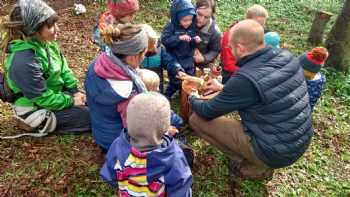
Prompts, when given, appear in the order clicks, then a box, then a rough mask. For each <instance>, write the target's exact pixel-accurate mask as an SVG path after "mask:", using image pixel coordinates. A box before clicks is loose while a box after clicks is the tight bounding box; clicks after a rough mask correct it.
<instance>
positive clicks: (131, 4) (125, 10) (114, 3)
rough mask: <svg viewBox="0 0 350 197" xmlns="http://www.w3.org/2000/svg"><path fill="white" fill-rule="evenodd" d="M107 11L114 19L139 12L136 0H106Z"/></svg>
mask: <svg viewBox="0 0 350 197" xmlns="http://www.w3.org/2000/svg"><path fill="white" fill-rule="evenodd" d="M107 5H108V9H109V11H110V12H111V14H112V15H113V16H114V17H116V18H122V17H124V16H128V15H131V14H133V13H135V12H137V11H138V10H139V1H138V0H108V2H107Z"/></svg>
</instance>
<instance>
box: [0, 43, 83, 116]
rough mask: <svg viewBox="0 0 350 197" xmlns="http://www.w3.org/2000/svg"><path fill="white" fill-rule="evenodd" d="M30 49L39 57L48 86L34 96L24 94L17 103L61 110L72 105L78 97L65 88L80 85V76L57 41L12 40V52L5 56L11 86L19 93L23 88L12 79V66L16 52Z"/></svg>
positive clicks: (75, 87)
mask: <svg viewBox="0 0 350 197" xmlns="http://www.w3.org/2000/svg"><path fill="white" fill-rule="evenodd" d="M28 49H31V50H33V51H34V53H35V55H36V58H37V59H38V60H39V63H40V66H41V70H42V72H43V76H44V78H45V81H46V86H47V88H46V90H45V91H44V92H43V93H42V94H41V95H40V96H37V97H35V98H31V99H29V98H27V97H25V96H23V94H22V96H21V97H20V98H18V99H16V101H15V105H16V106H25V107H34V110H36V109H40V108H44V109H47V110H50V111H60V110H62V109H65V108H68V107H71V106H72V105H73V104H74V99H73V97H72V96H70V95H68V94H65V93H64V92H63V91H65V90H72V89H77V80H76V78H75V77H74V74H73V72H72V71H71V69H70V68H69V67H68V64H67V61H66V59H65V58H64V57H63V55H62V53H61V52H60V49H59V46H58V44H57V43H55V42H50V43H45V44H43V43H41V42H39V41H38V40H35V39H31V40H14V41H12V42H11V43H10V47H9V54H8V56H7V57H6V59H5V70H6V80H7V82H8V84H9V87H10V89H11V90H12V91H13V92H14V93H15V94H18V93H21V89H20V88H19V86H18V84H16V83H15V82H14V81H13V80H11V78H10V74H9V72H8V71H9V69H10V67H11V66H12V63H13V59H14V56H15V54H16V53H17V52H20V51H24V50H28Z"/></svg>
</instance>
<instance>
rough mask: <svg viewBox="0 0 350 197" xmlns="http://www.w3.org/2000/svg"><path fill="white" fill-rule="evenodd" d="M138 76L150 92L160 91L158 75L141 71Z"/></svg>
mask: <svg viewBox="0 0 350 197" xmlns="http://www.w3.org/2000/svg"><path fill="white" fill-rule="evenodd" d="M138 74H139V76H140V78H141V80H142V81H143V83H144V84H145V86H146V88H147V90H148V91H154V92H158V91H159V85H160V78H159V76H158V75H157V73H155V72H153V71H151V70H148V69H139V70H138Z"/></svg>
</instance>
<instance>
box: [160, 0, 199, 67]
mask: <svg viewBox="0 0 350 197" xmlns="http://www.w3.org/2000/svg"><path fill="white" fill-rule="evenodd" d="M189 9H193V11H194V9H195V8H194V6H193V5H192V3H191V1H189V0H175V1H173V3H172V6H171V9H170V15H171V21H170V22H169V23H168V24H167V25H166V26H165V27H164V30H163V32H162V37H161V42H162V44H163V45H164V46H165V48H166V50H167V51H168V52H169V54H171V55H172V56H173V57H174V58H175V59H176V60H177V61H178V62H179V63H180V65H181V66H182V67H183V69H184V70H187V69H188V68H192V67H193V66H194V65H193V54H194V49H195V48H196V45H197V44H196V43H195V41H194V39H192V41H191V42H186V41H181V40H179V36H181V35H185V34H187V35H189V36H191V37H192V38H193V37H195V36H197V28H196V22H195V21H196V20H195V17H193V21H192V24H191V25H190V26H189V27H188V28H187V29H185V28H183V27H181V26H180V23H179V21H178V19H177V18H178V17H177V15H178V13H179V12H182V11H184V10H189Z"/></svg>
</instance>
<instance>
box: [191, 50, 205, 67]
mask: <svg viewBox="0 0 350 197" xmlns="http://www.w3.org/2000/svg"><path fill="white" fill-rule="evenodd" d="M193 59H194V61H195V62H196V63H197V64H200V63H203V62H204V60H205V59H204V56H203V55H202V53H201V52H200V51H199V50H198V49H195V50H194V55H193Z"/></svg>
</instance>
